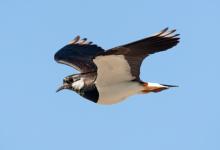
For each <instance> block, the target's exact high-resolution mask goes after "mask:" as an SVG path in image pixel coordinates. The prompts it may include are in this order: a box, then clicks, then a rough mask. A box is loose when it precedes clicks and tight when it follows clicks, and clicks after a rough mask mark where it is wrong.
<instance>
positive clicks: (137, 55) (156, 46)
mask: <svg viewBox="0 0 220 150" xmlns="http://www.w3.org/2000/svg"><path fill="white" fill-rule="evenodd" d="M175 31H176V30H170V31H168V28H165V29H164V30H162V31H161V32H159V33H157V34H155V35H153V36H151V37H147V38H144V39H142V40H138V41H135V42H132V43H129V44H125V45H122V46H118V47H115V48H112V49H110V50H108V51H106V52H105V53H102V54H101V55H124V57H125V59H126V60H127V61H128V63H129V65H130V66H131V73H132V75H133V76H135V77H136V78H138V79H139V74H140V66H141V63H142V61H143V59H144V58H145V57H147V56H148V55H150V54H154V53H156V52H160V51H165V50H167V49H169V48H171V47H173V46H175V45H177V43H178V42H179V39H180V38H179V37H178V36H179V34H174V32H175Z"/></svg>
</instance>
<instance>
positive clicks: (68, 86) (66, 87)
mask: <svg viewBox="0 0 220 150" xmlns="http://www.w3.org/2000/svg"><path fill="white" fill-rule="evenodd" d="M70 88H71V85H69V84H63V85H62V86H60V87H59V88H58V89H57V90H56V92H59V91H61V90H63V89H70Z"/></svg>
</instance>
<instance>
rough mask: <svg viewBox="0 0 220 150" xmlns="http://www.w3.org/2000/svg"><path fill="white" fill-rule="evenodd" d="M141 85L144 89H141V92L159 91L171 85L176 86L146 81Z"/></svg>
mask: <svg viewBox="0 0 220 150" xmlns="http://www.w3.org/2000/svg"><path fill="white" fill-rule="evenodd" d="M143 87H144V89H143V90H142V92H143V93H149V92H161V91H163V90H166V89H169V88H172V87H178V86H177V85H167V84H159V83H150V82H146V83H143Z"/></svg>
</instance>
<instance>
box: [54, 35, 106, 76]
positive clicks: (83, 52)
mask: <svg viewBox="0 0 220 150" xmlns="http://www.w3.org/2000/svg"><path fill="white" fill-rule="evenodd" d="M101 52H104V50H103V49H102V48H101V47H98V46H97V45H95V44H92V42H88V41H87V40H86V39H80V37H79V36H77V37H76V38H75V39H74V40H72V41H71V42H70V43H69V44H68V45H66V46H64V47H63V48H61V49H60V50H59V51H58V52H57V53H56V54H55V55H54V59H55V60H56V61H57V62H58V63H62V64H66V65H68V66H71V67H73V68H75V69H76V70H78V71H80V72H82V73H85V72H92V71H96V69H97V68H96V65H95V64H94V63H93V62H92V58H93V57H95V56H96V55H97V54H99V53H101Z"/></svg>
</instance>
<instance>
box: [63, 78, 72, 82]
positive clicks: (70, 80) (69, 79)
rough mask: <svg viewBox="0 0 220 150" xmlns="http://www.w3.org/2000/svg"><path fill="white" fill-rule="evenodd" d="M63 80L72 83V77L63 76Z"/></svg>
mask: <svg viewBox="0 0 220 150" xmlns="http://www.w3.org/2000/svg"><path fill="white" fill-rule="evenodd" d="M63 82H64V83H73V78H64V79H63Z"/></svg>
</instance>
